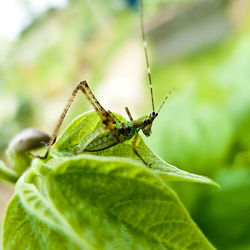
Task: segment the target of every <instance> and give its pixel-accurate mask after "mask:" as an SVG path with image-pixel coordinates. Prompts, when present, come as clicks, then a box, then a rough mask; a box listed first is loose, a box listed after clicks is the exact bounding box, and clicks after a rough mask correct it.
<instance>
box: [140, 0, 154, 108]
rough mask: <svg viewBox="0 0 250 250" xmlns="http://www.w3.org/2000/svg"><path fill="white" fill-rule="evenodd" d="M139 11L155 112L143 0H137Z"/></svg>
mask: <svg viewBox="0 0 250 250" xmlns="http://www.w3.org/2000/svg"><path fill="white" fill-rule="evenodd" d="M139 12H140V24H141V36H142V41H143V45H144V53H145V59H146V66H147V72H148V81H149V87H150V95H151V101H152V108H153V112H155V104H154V97H153V88H152V78H151V70H150V65H149V59H148V51H147V41H146V38H145V30H144V23H143V0H139Z"/></svg>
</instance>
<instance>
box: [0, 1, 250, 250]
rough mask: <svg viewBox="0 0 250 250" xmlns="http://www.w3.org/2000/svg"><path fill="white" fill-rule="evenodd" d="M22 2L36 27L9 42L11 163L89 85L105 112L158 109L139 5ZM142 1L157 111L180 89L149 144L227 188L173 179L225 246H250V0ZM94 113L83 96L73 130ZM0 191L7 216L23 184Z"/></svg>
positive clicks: (4, 75) (4, 72) (5, 115)
mask: <svg viewBox="0 0 250 250" xmlns="http://www.w3.org/2000/svg"><path fill="white" fill-rule="evenodd" d="M59 2H60V1H59ZM64 2H65V1H64ZM18 3H19V7H20V6H21V7H22V9H23V10H24V11H25V13H26V15H28V16H29V18H30V19H29V22H27V23H26V25H25V27H23V30H22V32H21V33H20V34H19V35H18V36H16V37H15V38H12V39H9V38H6V37H4V36H1V37H0V138H1V140H0V154H1V158H2V159H5V160H6V158H5V155H4V152H5V149H6V148H7V145H8V142H9V141H10V140H11V138H12V137H13V136H14V135H15V134H16V133H18V132H19V131H21V130H22V129H24V128H27V127H36V128H38V129H41V130H43V131H45V132H47V133H51V132H52V130H53V128H54V126H55V124H56V122H57V119H58V117H59V115H60V112H61V111H62V109H63V107H64V105H65V103H66V101H67V99H68V98H69V96H70V94H71V92H72V91H73V88H74V87H75V86H76V84H77V83H78V82H79V81H80V80H87V81H88V83H89V85H90V87H91V88H92V90H93V91H94V93H95V94H96V96H97V98H98V100H99V101H100V102H101V103H102V104H103V106H104V107H105V108H106V109H110V110H112V111H115V112H118V113H121V114H123V115H124V116H125V115H126V114H125V112H124V107H125V106H128V107H129V108H130V111H131V113H132V115H133V117H134V118H137V117H139V116H142V115H145V114H149V113H150V112H151V103H150V96H149V88H148V83H147V78H146V67H145V59H144V54H143V44H142V42H141V37H140V30H139V19H138V11H137V10H136V1H133V0H130V1H129V0H128V1H125V0H105V1H104V0H97V1H91V0H71V1H68V3H67V4H66V2H65V3H64V5H63V7H60V8H57V7H53V8H52V7H50V8H45V9H44V10H43V11H40V12H37V11H34V9H33V8H32V6H33V5H32V4H33V3H34V1H31V0H26V1H25V0H24V1H18ZM144 6H145V12H144V14H145V26H146V36H147V40H148V47H149V56H150V62H151V72H152V79H153V90H154V98H155V103H156V106H157V107H158V106H159V105H160V104H161V102H162V100H163V98H164V97H165V95H166V94H167V93H168V91H169V90H170V89H174V92H173V94H172V96H171V98H170V99H169V101H168V102H167V104H166V105H165V106H164V107H163V109H162V111H161V113H160V115H159V117H158V118H157V119H156V120H155V122H154V125H153V133H152V135H151V137H150V138H147V139H145V142H146V143H147V144H148V145H149V146H150V147H151V149H152V150H153V151H154V152H156V153H157V154H158V155H159V156H161V157H162V158H163V159H164V160H166V161H167V162H169V163H170V164H173V165H175V166H177V167H179V168H181V169H183V170H186V171H190V172H194V173H197V174H202V175H206V176H208V177H210V178H212V179H213V180H215V181H217V182H218V183H219V184H220V185H221V189H216V188H214V187H209V186H205V185H200V184H190V183H170V185H171V186H173V188H174V189H175V190H176V191H177V193H178V194H179V196H180V198H181V200H182V201H183V203H184V204H185V206H186V207H187V209H188V210H189V212H190V213H191V216H192V218H193V219H194V220H195V222H196V223H197V224H198V225H199V227H200V228H201V229H202V231H203V232H204V234H205V235H206V236H207V237H208V239H209V240H210V241H211V242H212V243H213V244H214V245H215V246H216V247H217V248H218V249H237V250H238V249H240V250H241V249H250V235H249V234H250V198H249V197H250V196H249V194H250V170H249V165H250V130H249V125H250V98H249V93H250V32H249V31H250V2H249V0H224V1H223V0H200V1H191V0H189V1H188V0H186V1H180V0H179V1H174V0H172V1H167V0H157V1H156V0H145V1H144ZM9 15H11V13H9ZM5 26H7V27H8V23H6V24H5ZM10 27H11V25H10ZM90 109H92V108H91V107H90V105H89V104H88V103H87V101H86V100H85V98H84V97H83V96H81V94H80V95H79V96H78V98H77V100H76V102H75V104H74V105H73V107H72V109H71V111H70V113H69V114H68V116H67V119H66V121H65V123H64V127H65V126H66V125H67V124H68V123H69V122H70V121H71V120H72V119H73V118H74V117H75V116H76V115H77V114H80V113H81V112H85V111H88V110H90ZM0 192H1V196H0V205H1V207H0V209H1V210H0V213H1V217H2V215H3V211H4V207H5V205H6V204H7V201H8V199H9V198H10V196H11V194H12V192H13V187H12V186H10V185H8V184H6V183H4V182H0Z"/></svg>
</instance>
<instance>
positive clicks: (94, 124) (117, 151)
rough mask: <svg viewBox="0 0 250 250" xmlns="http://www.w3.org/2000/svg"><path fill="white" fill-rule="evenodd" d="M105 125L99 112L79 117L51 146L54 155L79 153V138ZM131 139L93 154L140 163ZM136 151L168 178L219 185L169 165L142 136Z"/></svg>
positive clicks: (121, 118) (164, 177) (168, 179)
mask: <svg viewBox="0 0 250 250" xmlns="http://www.w3.org/2000/svg"><path fill="white" fill-rule="evenodd" d="M115 115H116V116H117V117H118V118H119V119H120V120H121V121H125V120H124V118H123V117H121V116H120V115H118V114H115ZM101 126H102V122H101V121H100V118H99V117H98V115H97V114H96V112H88V113H85V114H82V115H80V116H79V117H77V118H76V119H75V120H74V121H73V122H72V123H71V124H70V125H69V126H68V128H66V129H65V130H64V132H63V133H62V134H61V136H60V137H59V138H58V140H57V142H56V143H55V145H54V146H53V148H52V151H51V155H52V156H67V155H72V154H76V152H77V146H78V144H79V142H80V141H81V140H82V139H83V138H84V137H85V136H87V135H88V134H89V133H91V132H93V131H95V130H96V129H98V128H100V127H101ZM132 140H133V138H132V139H131V140H129V141H126V142H124V143H121V144H118V145H116V146H114V147H111V148H109V149H106V150H102V151H99V152H94V153H93V154H94V155H101V156H119V157H126V158H130V159H137V160H138V161H139V162H140V163H141V160H139V159H138V157H137V156H136V155H135V154H134V152H133V150H132V146H131V145H132ZM137 151H138V152H139V153H140V155H141V156H142V157H143V159H144V160H145V161H146V162H147V163H148V165H150V167H151V168H152V169H153V170H155V171H156V172H157V173H158V174H159V175H160V176H161V177H162V178H163V179H164V180H166V181H170V180H171V181H191V182H200V183H206V184H210V185H215V186H218V184H217V183H215V182H214V181H212V180H211V179H209V178H207V177H204V176H200V175H196V174H192V173H188V172H186V171H183V170H180V169H178V168H177V167H175V166H173V165H170V164H168V163H166V162H165V161H163V160H162V159H160V158H159V157H158V156H157V155H155V154H154V153H153V152H152V151H151V150H150V149H149V148H148V147H147V146H146V145H145V143H144V142H143V140H142V139H141V137H139V139H138V141H137Z"/></svg>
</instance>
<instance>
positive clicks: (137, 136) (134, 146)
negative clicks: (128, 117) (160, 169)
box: [132, 134, 151, 168]
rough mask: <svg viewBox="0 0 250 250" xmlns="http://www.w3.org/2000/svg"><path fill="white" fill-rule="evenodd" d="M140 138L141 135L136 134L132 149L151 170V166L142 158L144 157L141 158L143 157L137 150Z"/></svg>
mask: <svg viewBox="0 0 250 250" xmlns="http://www.w3.org/2000/svg"><path fill="white" fill-rule="evenodd" d="M138 138H139V135H138V134H136V135H135V137H134V140H133V142H132V149H133V151H134V153H135V154H136V155H137V156H138V157H139V158H140V159H141V161H142V162H143V163H144V164H145V165H146V166H148V167H149V168H150V167H151V166H150V165H149V164H148V163H147V162H146V161H145V160H144V159H143V158H142V156H141V155H140V154H139V153H138V151H137V150H136V142H137V140H138Z"/></svg>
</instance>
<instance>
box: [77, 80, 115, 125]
mask: <svg viewBox="0 0 250 250" xmlns="http://www.w3.org/2000/svg"><path fill="white" fill-rule="evenodd" d="M81 90H82V92H83V94H84V95H85V96H86V98H87V99H88V101H89V102H90V103H91V104H92V106H93V107H94V108H95V110H96V112H97V113H98V115H99V117H100V118H101V120H102V123H103V124H104V125H105V126H106V127H107V128H109V129H110V130H113V129H114V127H115V126H114V124H115V123H116V121H115V119H114V115H113V114H112V115H110V113H111V112H107V111H106V110H105V109H104V108H103V107H102V105H101V104H100V103H99V101H98V100H97V99H96V97H95V96H94V94H93V92H92V91H91V89H90V88H89V86H88V84H87V82H86V81H84V82H83V84H82V86H81Z"/></svg>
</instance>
